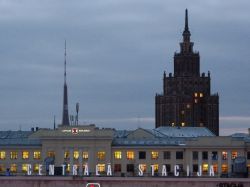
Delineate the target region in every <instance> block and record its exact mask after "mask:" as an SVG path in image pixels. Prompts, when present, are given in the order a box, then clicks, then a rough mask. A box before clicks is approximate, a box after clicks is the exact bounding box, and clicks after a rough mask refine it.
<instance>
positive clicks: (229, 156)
mask: <svg viewBox="0 0 250 187" xmlns="http://www.w3.org/2000/svg"><path fill="white" fill-rule="evenodd" d="M227 165H228V171H227V173H228V174H229V175H231V172H232V153H231V151H227Z"/></svg>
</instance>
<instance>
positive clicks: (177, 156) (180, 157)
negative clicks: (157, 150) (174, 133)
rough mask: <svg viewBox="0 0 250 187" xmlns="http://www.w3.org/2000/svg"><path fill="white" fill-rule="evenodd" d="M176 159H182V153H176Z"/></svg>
mask: <svg viewBox="0 0 250 187" xmlns="http://www.w3.org/2000/svg"><path fill="white" fill-rule="evenodd" d="M176 159H183V152H182V151H177V152H176Z"/></svg>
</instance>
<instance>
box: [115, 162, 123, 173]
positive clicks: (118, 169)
mask: <svg viewBox="0 0 250 187" xmlns="http://www.w3.org/2000/svg"><path fill="white" fill-rule="evenodd" d="M114 170H115V172H121V171H122V165H121V164H115V168H114Z"/></svg>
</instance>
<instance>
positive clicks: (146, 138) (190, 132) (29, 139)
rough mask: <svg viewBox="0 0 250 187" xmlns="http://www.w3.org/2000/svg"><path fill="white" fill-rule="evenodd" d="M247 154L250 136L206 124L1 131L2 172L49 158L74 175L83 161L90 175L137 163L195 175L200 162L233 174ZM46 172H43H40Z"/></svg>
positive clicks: (117, 172)
mask: <svg viewBox="0 0 250 187" xmlns="http://www.w3.org/2000/svg"><path fill="white" fill-rule="evenodd" d="M239 156H240V157H245V158H246V160H247V164H248V165H247V166H250V136H249V134H244V133H236V134H233V135H231V136H215V135H214V134H213V133H212V132H211V131H209V130H208V129H207V128H205V127H159V128H156V129H143V128H138V129H136V130H130V131H128V130H116V129H110V128H98V127H96V126H95V125H86V126H61V127H58V128H57V129H36V130H34V129H32V130H31V131H1V132H0V173H1V174H5V172H6V169H7V168H9V170H10V173H11V175H27V166H28V164H31V165H32V174H33V175H38V169H39V164H40V165H43V166H42V167H43V171H44V172H45V170H46V169H45V167H46V166H45V165H46V162H47V161H48V160H50V162H51V163H52V164H54V165H55V167H61V165H62V164H65V165H66V168H65V170H66V174H65V175H72V167H71V166H73V165H77V170H78V174H77V175H80V176H81V175H83V172H84V167H85V166H86V164H87V165H88V168H89V175H93V176H94V175H95V174H96V169H97V170H98V173H100V175H103V176H105V175H106V173H107V165H111V168H112V175H113V176H138V166H139V164H140V165H141V168H142V170H143V173H144V174H143V176H150V175H151V173H152V171H151V169H152V165H153V166H154V167H153V168H154V173H155V175H156V176H161V168H162V166H163V165H165V167H166V169H167V172H168V176H171V175H173V173H174V168H175V166H176V165H178V166H179V171H180V176H186V173H185V172H186V168H187V165H188V166H189V173H190V176H196V173H197V172H198V170H199V166H201V169H202V176H208V175H209V166H210V165H212V166H213V169H214V172H215V176H221V175H222V174H229V175H230V174H231V173H232V172H233V161H234V159H235V158H236V157H239ZM44 174H46V173H44Z"/></svg>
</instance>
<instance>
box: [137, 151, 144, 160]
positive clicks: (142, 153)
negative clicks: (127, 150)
mask: <svg viewBox="0 0 250 187" xmlns="http://www.w3.org/2000/svg"><path fill="white" fill-rule="evenodd" d="M139 159H146V152H145V151H139Z"/></svg>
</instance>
